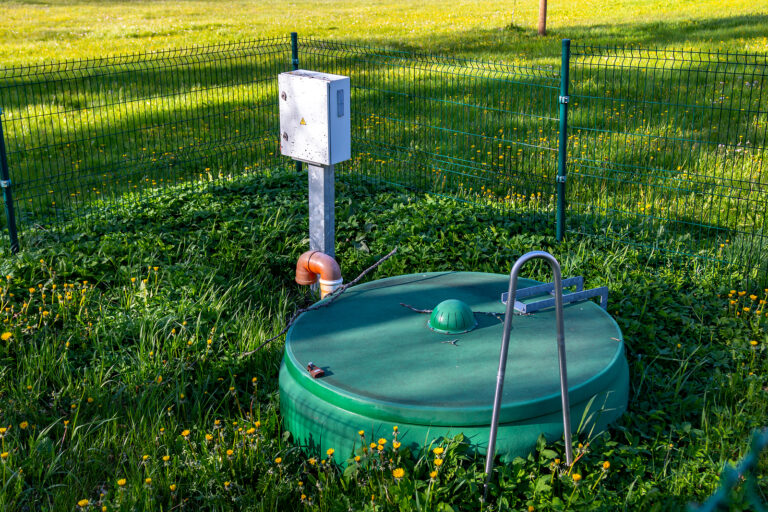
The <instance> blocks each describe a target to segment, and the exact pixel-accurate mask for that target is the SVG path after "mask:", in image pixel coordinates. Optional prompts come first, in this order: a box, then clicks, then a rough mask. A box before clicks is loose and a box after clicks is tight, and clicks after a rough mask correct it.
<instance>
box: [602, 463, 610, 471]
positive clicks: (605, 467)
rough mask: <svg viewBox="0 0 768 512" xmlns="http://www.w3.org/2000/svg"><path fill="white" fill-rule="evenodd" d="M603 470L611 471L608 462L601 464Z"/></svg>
mask: <svg viewBox="0 0 768 512" xmlns="http://www.w3.org/2000/svg"><path fill="white" fill-rule="evenodd" d="M603 469H604V470H605V471H608V470H609V469H611V463H610V462H608V461H605V462H603Z"/></svg>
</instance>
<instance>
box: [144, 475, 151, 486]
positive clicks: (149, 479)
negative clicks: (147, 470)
mask: <svg viewBox="0 0 768 512" xmlns="http://www.w3.org/2000/svg"><path fill="white" fill-rule="evenodd" d="M144 483H145V484H147V485H152V479H151V478H149V477H147V478H145V479H144Z"/></svg>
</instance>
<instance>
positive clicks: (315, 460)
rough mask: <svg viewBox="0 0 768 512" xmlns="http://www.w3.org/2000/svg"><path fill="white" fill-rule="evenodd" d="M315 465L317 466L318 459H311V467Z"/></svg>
mask: <svg viewBox="0 0 768 512" xmlns="http://www.w3.org/2000/svg"><path fill="white" fill-rule="evenodd" d="M315 464H317V459H315V458H314V457H312V458H311V459H309V465H310V466H314V465H315Z"/></svg>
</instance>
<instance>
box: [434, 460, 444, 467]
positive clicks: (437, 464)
mask: <svg viewBox="0 0 768 512" xmlns="http://www.w3.org/2000/svg"><path fill="white" fill-rule="evenodd" d="M442 465H443V459H435V466H437V467H440V466H442Z"/></svg>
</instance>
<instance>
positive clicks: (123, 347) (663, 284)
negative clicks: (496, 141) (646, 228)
mask: <svg viewBox="0 0 768 512" xmlns="http://www.w3.org/2000/svg"><path fill="white" fill-rule="evenodd" d="M337 190H338V203H337V204H338V206H337V214H338V221H337V226H338V241H339V243H338V250H337V252H338V257H339V260H340V262H341V265H342V268H343V269H344V273H345V275H347V276H354V275H357V274H358V273H359V272H360V271H361V270H362V269H364V268H366V267H367V266H369V265H370V264H371V263H372V262H373V261H375V260H376V259H378V257H379V256H381V255H383V254H385V253H386V252H388V251H389V250H390V249H391V248H393V247H398V249H399V251H398V254H397V255H396V256H395V257H394V258H393V259H391V260H389V261H388V262H386V263H385V264H384V265H382V266H381V267H380V268H378V269H377V270H376V271H375V272H374V273H373V274H372V275H371V276H370V278H371V279H374V278H381V277H387V276H393V275H399V274H402V273H408V272H413V271H438V270H449V269H452V270H476V271H485V272H499V273H501V272H507V271H508V270H509V267H510V265H511V262H512V261H514V259H515V258H516V257H517V256H519V255H520V254H522V253H524V252H526V251H528V250H533V249H544V250H549V251H552V252H553V253H554V254H555V255H556V257H558V258H559V259H560V261H561V262H562V264H563V267H564V273H565V274H566V275H575V274H582V275H584V276H585V277H586V285H587V286H594V285H603V284H605V285H607V286H609V287H610V290H611V295H610V300H609V311H610V312H611V313H612V314H613V315H614V317H615V318H616V320H617V321H618V323H619V325H620V326H621V328H622V330H623V333H624V337H625V340H626V343H627V355H628V359H629V364H630V373H631V392H630V395H631V397H630V404H629V410H628V412H627V414H626V415H625V416H624V417H623V418H622V419H621V421H620V422H619V423H618V424H617V425H616V427H615V428H613V429H611V430H610V431H608V432H602V433H594V434H593V435H592V436H591V437H590V436H587V435H584V434H582V435H581V436H580V437H579V438H578V439H576V440H575V442H578V443H580V444H579V446H580V447H581V448H579V449H578V450H577V453H578V454H579V455H580V457H579V459H578V461H577V463H576V464H575V466H574V467H573V468H570V470H569V469H568V468H565V467H563V465H562V463H558V461H557V460H556V459H559V460H563V459H564V457H563V445H562V442H557V443H551V444H547V443H545V442H544V441H542V442H541V443H540V444H539V447H538V449H537V451H536V452H534V453H533V454H531V455H530V456H529V457H528V458H526V459H516V460H515V461H514V462H513V463H512V464H509V465H499V466H497V472H498V475H497V480H496V481H497V482H498V486H496V487H494V488H493V489H492V495H493V500H492V503H493V504H494V507H497V508H498V509H501V510H521V509H527V508H528V507H530V506H532V507H534V510H563V509H570V510H575V509H583V510H595V509H603V510H617V509H621V508H624V507H626V508H628V509H631V510H639V509H654V510H671V509H680V508H681V507H683V506H684V505H685V504H686V503H688V502H689V501H696V500H698V501H703V500H704V499H705V498H706V497H707V496H708V495H709V494H710V493H711V492H712V491H713V490H714V489H715V488H716V487H717V485H718V474H719V471H720V469H721V468H722V465H723V464H724V463H726V462H728V461H732V460H735V459H738V458H739V457H741V456H742V455H743V454H744V453H745V451H746V450H747V448H748V444H749V435H750V432H751V431H752V430H753V429H754V428H757V427H760V426H761V425H763V424H764V422H765V418H766V416H767V415H768V406H767V405H766V404H768V401H766V396H765V393H766V391H765V390H766V389H767V388H766V386H767V385H768V382H767V381H766V374H767V370H768V358H767V357H766V350H767V348H766V347H767V346H768V334H767V333H766V319H765V318H764V317H763V316H757V315H755V311H756V310H757V309H760V308H763V307H764V306H762V305H759V304H758V303H759V301H760V300H765V299H766V297H765V296H764V295H765V294H761V296H760V297H750V296H749V295H746V294H744V295H740V294H739V293H738V292H739V290H735V291H734V292H731V291H730V290H729V286H728V284H729V283H730V282H731V278H730V277H729V276H731V274H730V271H729V269H728V268H726V267H721V268H715V267H713V266H710V267H707V268H697V267H696V266H694V265H687V266H686V265H674V264H671V263H669V262H666V261H665V259H664V258H662V257H659V255H658V254H655V255H653V254H652V255H649V254H648V253H644V252H642V251H638V250H634V249H632V248H629V247H628V246H625V245H611V244H608V243H599V242H596V241H594V240H590V241H571V242H566V243H564V244H560V245H558V244H556V243H555V242H554V240H553V237H552V236H551V233H550V234H532V233H530V232H529V231H528V230H527V229H526V223H525V222H524V217H525V213H524V210H523V209H521V210H520V211H519V212H512V213H513V215H509V213H510V212H505V211H502V210H499V209H498V208H495V207H491V206H486V207H483V206H478V205H471V204H468V203H462V202H458V201H453V200H449V199H440V198H434V197H430V196H419V195H415V194H412V193H406V192H402V191H397V190H382V189H381V188H377V189H371V188H369V187H367V186H365V185H361V184H356V183H354V182H351V181H348V180H341V181H340V182H339V184H338V187H337ZM517 214H519V215H517ZM306 215H307V211H306V202H305V178H304V177H303V176H302V175H297V174H295V173H286V172H283V171H279V172H275V173H265V174H264V175H262V176H257V177H251V178H243V179H240V180H233V181H229V182H222V183H220V184H210V185H198V186H194V187H193V186H184V187H180V188H177V189H175V190H172V189H168V188H166V189H165V190H164V191H163V192H161V193H160V195H159V196H158V197H156V198H153V199H147V200H144V201H142V202H140V203H138V204H135V205H133V206H130V207H124V209H122V210H121V211H119V212H115V211H112V212H109V213H107V212H103V213H98V212H97V213H95V214H94V218H93V219H92V221H93V230H89V231H86V232H81V229H80V228H79V227H78V226H71V227H65V228H64V229H62V230H61V231H53V232H51V231H47V230H42V231H40V232H39V233H37V239H36V240H37V244H36V246H34V247H28V248H26V249H25V250H24V251H22V252H21V253H20V254H19V255H18V256H16V257H8V256H7V255H6V257H5V258H3V262H2V266H1V269H2V274H3V275H4V276H6V277H5V283H4V284H3V287H2V290H0V298H1V299H2V301H3V305H2V307H3V311H4V313H3V317H4V325H5V327H4V332H7V333H10V334H7V335H4V336H3V338H5V339H4V341H3V342H2V343H0V360H1V361H2V365H1V366H0V367H1V368H2V370H1V371H2V378H1V379H0V414H1V415H2V416H1V417H2V424H3V426H4V428H7V430H6V431H5V432H4V433H3V437H2V452H3V454H2V456H3V459H2V468H1V470H2V478H3V492H2V494H0V500H2V505H3V509H4V510H25V509H35V510H57V511H58V510H74V509H77V505H76V503H78V502H80V501H81V500H86V501H82V503H83V504H86V503H87V504H86V505H84V506H83V507H81V508H82V509H86V510H97V509H100V508H101V507H102V506H106V507H107V510H177V509H178V508H177V507H181V508H184V509H192V508H202V509H204V510H287V509H302V510H304V509H306V510H348V509H349V508H352V509H364V508H365V509H367V510H374V509H375V510H395V509H398V508H400V509H403V510H412V509H421V510H467V509H471V510H477V509H478V507H479V504H478V496H479V491H478V486H480V485H481V483H482V481H483V460H482V458H476V457H475V456H474V455H471V453H470V452H468V451H467V447H466V445H465V444H463V443H462V442H461V439H447V440H437V441H436V442H437V443H438V444H439V445H440V446H444V447H445V449H446V455H445V457H444V459H445V463H444V464H443V465H442V466H440V467H437V466H435V465H434V462H433V459H434V455H433V454H430V453H413V454H412V453H409V452H399V453H394V452H388V456H390V457H391V458H392V459H393V462H392V463H391V466H392V467H389V466H390V464H385V465H380V464H377V463H376V462H375V461H376V460H378V457H376V458H373V459H372V460H369V459H367V458H363V459H362V460H361V462H360V463H359V464H355V463H352V465H351V466H350V467H351V468H352V469H348V470H347V471H341V470H340V469H339V468H338V467H336V466H335V465H331V464H329V463H327V462H326V463H325V464H320V462H319V460H318V461H317V462H316V463H315V464H313V463H312V462H313V461H311V460H310V455H306V454H304V453H302V452H301V451H300V450H299V449H298V448H297V447H296V446H295V445H293V444H291V442H290V435H289V434H287V433H286V432H284V431H283V430H282V428H281V422H280V415H279V411H278V397H277V371H278V365H279V361H280V358H281V350H282V341H280V340H278V341H275V342H273V343H271V344H270V345H268V346H267V347H266V348H265V349H264V350H262V351H260V352H258V353H256V354H255V355H253V356H249V357H242V356H240V354H241V353H242V352H245V351H248V350H250V349H253V348H254V347H255V346H257V345H258V344H260V343H261V341H262V340H264V339H266V337H268V336H271V335H273V334H274V333H276V332H278V331H279V330H280V328H281V327H282V325H283V323H284V322H285V321H286V319H287V317H289V316H290V314H291V312H292V311H293V310H294V308H296V307H299V306H302V305H305V304H307V302H308V301H312V300H313V299H312V298H311V297H310V296H309V295H308V293H309V292H308V290H307V289H306V288H302V287H299V286H297V285H296V284H295V283H293V282H292V272H293V267H294V262H295V260H296V258H297V256H298V255H299V254H300V253H301V252H302V251H304V250H305V248H306V243H307V240H306V230H307V220H306ZM448 217H450V223H451V224H452V225H453V226H454V227H453V228H452V229H451V230H450V231H445V232H443V231H442V230H441V229H440V228H439V226H442V225H444V224H446V223H447V222H448ZM533 277H536V278H539V279H545V278H546V272H544V269H543V268H542V267H534V268H533ZM766 293H768V291H766ZM729 294H730V295H729ZM731 295H732V297H731ZM747 309H748V310H749V311H747ZM356 435H357V433H356V432H350V436H356ZM348 455H349V454H341V453H339V454H335V456H334V457H335V459H336V460H344V459H346V458H347V456H348ZM606 462H607V463H608V464H607V465H606V464H605V463H606ZM395 467H401V468H403V469H404V470H405V477H404V478H403V479H402V480H400V481H395V480H394V479H393V476H392V469H393V468H395ZM432 471H437V473H436V474H435V475H433V476H432V477H430V472H432ZM574 474H578V475H579V476H580V477H581V481H580V482H579V483H578V485H574V477H573V475H574ZM759 483H760V489H761V492H762V496H763V498H764V496H765V490H766V487H765V481H764V480H759ZM302 496H304V498H302ZM744 499H745V498H744V494H743V491H738V492H737V501H736V503H743V500H744ZM417 503H419V505H417ZM310 505H311V506H310ZM96 507H98V508H96ZM735 509H736V510H738V509H739V508H735Z"/></svg>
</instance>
